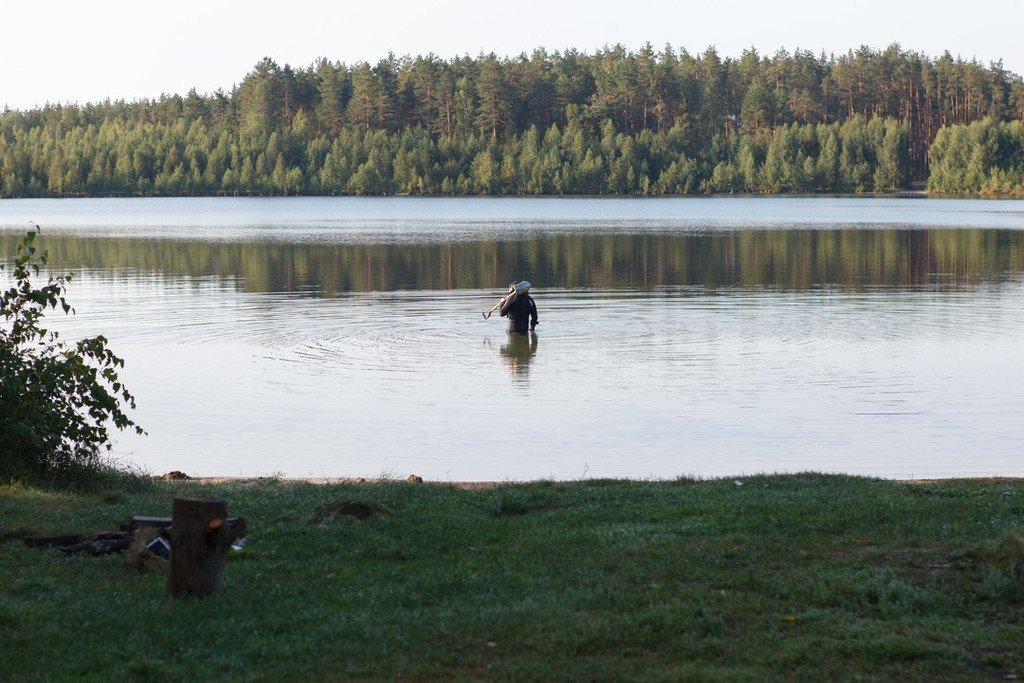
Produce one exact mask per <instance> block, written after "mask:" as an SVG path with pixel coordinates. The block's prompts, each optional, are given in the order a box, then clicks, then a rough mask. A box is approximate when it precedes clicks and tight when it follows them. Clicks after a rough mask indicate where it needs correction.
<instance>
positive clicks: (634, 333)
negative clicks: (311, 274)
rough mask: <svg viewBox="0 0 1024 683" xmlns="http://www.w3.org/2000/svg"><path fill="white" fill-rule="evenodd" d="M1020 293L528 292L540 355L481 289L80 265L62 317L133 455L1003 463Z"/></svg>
mask: <svg viewBox="0 0 1024 683" xmlns="http://www.w3.org/2000/svg"><path fill="white" fill-rule="evenodd" d="M1022 289H1024V288H1022V287H1020V286H1017V287H1009V286H1004V287H998V288H980V289H978V290H974V291H958V292H928V291H922V292H912V291H902V292H884V291H878V292H866V293H843V292H829V291H808V292H798V293H792V292H790V293H786V292H775V291H760V292H751V291H746V290H742V289H732V290H725V291H723V290H718V291H717V292H715V293H705V292H701V291H695V290H691V289H676V290H664V291H658V292H636V291H606V292H588V291H576V290H574V291H566V290H543V289H540V288H538V289H537V294H536V298H537V301H538V305H539V306H543V310H544V314H545V315H544V318H545V319H544V325H545V329H544V333H543V337H544V339H543V346H544V349H543V351H541V352H537V349H538V348H539V345H540V344H539V342H538V343H534V342H532V341H530V340H529V338H527V340H528V345H527V346H526V348H525V349H520V348H516V349H512V348H510V346H509V345H508V344H507V338H506V333H505V331H504V321H503V320H499V319H492V320H489V321H483V320H482V319H481V317H480V311H482V310H486V308H487V307H488V306H489V304H490V303H492V300H493V297H494V292H493V291H479V290H451V291H439V292H371V293H362V294H353V295H348V296H345V297H338V298H329V299H319V298H312V299H311V298H305V297H301V296H295V295H289V294H278V295H266V294H264V295H261V294H249V293H244V292H239V291H237V289H235V288H233V287H231V286H228V285H225V284H224V283H219V282H216V281H212V282H211V281H204V282H196V281H188V280H179V279H173V280H167V281H163V282H160V281H159V280H157V279H152V278H150V279H144V280H141V281H137V282H136V281H131V280H125V279H123V278H121V277H117V278H105V277H101V276H97V275H95V274H93V275H90V276H88V277H85V278H83V279H82V280H81V281H79V282H78V283H76V284H75V285H74V288H73V290H72V301H73V302H74V303H75V305H76V306H77V308H78V310H79V311H80V312H81V313H80V314H79V315H78V316H77V317H76V318H75V319H73V320H72V321H70V324H64V325H62V327H63V328H64V329H65V331H66V332H67V334H69V335H72V336H74V337H79V336H83V335H85V334H90V333H93V332H98V331H103V332H104V333H106V334H107V335H108V336H109V337H110V339H111V344H112V346H113V348H114V349H115V350H116V351H117V352H119V353H120V354H121V355H123V356H124V357H125V359H126V360H127V363H128V365H127V367H126V369H125V371H124V375H123V376H124V378H125V380H126V381H127V383H128V386H129V387H130V388H131V389H132V391H133V392H135V394H136V395H137V397H138V398H139V411H138V420H139V422H140V424H142V425H143V426H144V427H145V428H146V429H147V430H148V431H149V433H150V436H148V437H146V438H141V439H139V438H136V437H134V436H126V435H122V436H121V437H120V441H119V444H118V447H117V451H116V452H117V453H119V454H121V455H122V456H123V455H126V454H127V455H128V457H129V458H130V459H131V460H132V461H134V462H137V463H140V464H143V465H144V466H146V467H148V468H149V469H150V470H152V471H154V472H162V471H165V470H170V469H182V470H185V471H188V472H190V473H195V474H269V473H284V474H290V475H313V476H321V475H327V476H347V475H359V476H375V475H378V474H380V473H381V472H383V471H395V472H398V473H404V472H415V473H417V474H420V475H421V476H424V477H427V478H440V479H445V478H450V479H488V480H492V479H498V480H501V479H522V478H537V477H554V478H574V477H579V476H581V473H582V472H583V471H584V469H586V471H587V474H588V476H630V477H648V476H654V477H673V476H677V475H680V474H699V475H705V476H712V475H729V474H737V473H749V472H756V471H792V470H806V469H814V470H825V471H846V472H854V473H863V474H873V475H879V476H893V477H908V476H918V477H923V476H948V475H954V474H976V475H995V474H1002V475H1024V469H1022V467H1024V466H1022V465H1021V461H1020V459H1019V453H1018V452H1017V449H1018V444H1019V443H1021V441H1022V439H1024V426H1022V425H1021V423H1020V421H1019V415H1020V414H1021V413H1022V411H1024V392H1022V391H1021V389H1020V387H1021V386H1024V370H1022V364H1021V363H1019V362H1018V359H1019V358H1020V357H1021V353H1022V352H1024V303H1022V302H1024V297H1022V294H1024V291H1022ZM538 336H539V335H538ZM481 340H484V343H483V344H481ZM520 352H523V353H520ZM511 416H515V420H514V423H515V424H517V425H520V424H521V423H522V424H525V425H527V428H526V429H527V431H528V432H529V435H530V436H529V437H528V438H527V437H525V436H519V435H520V431H519V427H516V428H515V429H514V430H513V431H511V432H510V431H509V429H510V426H509V425H510V424H511V423H510V422H509V420H510V418H511Z"/></svg>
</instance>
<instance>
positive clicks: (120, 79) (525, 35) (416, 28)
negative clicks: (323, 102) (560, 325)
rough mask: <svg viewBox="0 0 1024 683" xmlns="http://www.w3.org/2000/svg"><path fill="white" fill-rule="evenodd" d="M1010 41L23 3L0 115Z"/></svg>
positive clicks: (932, 21)
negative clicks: (414, 59) (542, 56)
mask: <svg viewBox="0 0 1024 683" xmlns="http://www.w3.org/2000/svg"><path fill="white" fill-rule="evenodd" d="M1022 26H1024V2H1022V0H971V1H968V2H963V1H962V0H958V1H957V2H952V1H949V0H931V1H930V2H911V1H907V0H903V1H902V2H901V1H899V0H856V1H852V2H850V1H847V2H842V3H835V2H826V1H825V0H816V1H810V0H774V1H772V0H732V1H730V2H712V1H710V0H707V1H705V2H692V1H689V0H681V1H677V2H670V1H666V0H637V1H635V2H613V1H610V0H587V1H582V0H569V1H566V2H562V1H558V0H513V1H512V2H507V3H495V2H485V1H483V0H474V1H469V0H454V1H446V0H419V1H416V2H413V1H410V0H389V1H387V2H380V1H378V2H366V1H365V0H364V1H363V2H359V3H354V2H351V3H350V2H326V1H322V2H317V1H313V0H291V2H265V1H264V0H247V1H246V2H236V1H234V0H231V1H227V2H218V1H217V0H206V1H205V2H197V1H196V0H176V1H175V0H171V1H170V2H160V3H157V2H147V1H146V0H131V1H130V2H128V1H125V0H115V1H111V2H104V1H103V0H98V1H97V2H92V3H84V2H55V1H53V0H31V1H29V2H18V3H4V6H3V8H2V12H0V108H2V107H3V106H4V105H6V106H8V107H10V108H13V109H26V108H31V107H34V106H37V105H42V104H44V103H46V102H52V103H56V102H79V103H84V102H95V101H100V100H103V99H105V98H108V97H109V98H110V99H125V100H135V99H140V98H152V97H157V96H159V95H160V94H161V93H169V94H171V93H178V94H181V95H184V94H185V93H186V92H188V90H189V89H190V88H193V87H194V88H196V89H197V90H198V91H199V92H201V93H209V92H213V91H215V90H217V89H218V88H223V89H224V90H225V91H229V90H230V89H231V87H232V86H233V85H234V84H235V83H238V82H240V81H241V80H242V78H243V77H244V76H245V74H246V73H248V72H249V71H250V70H251V69H252V67H253V66H254V65H255V64H256V62H257V61H259V60H260V59H261V58H262V57H264V56H267V57H271V58H272V59H274V60H275V61H277V62H278V64H281V65H282V66H283V65H284V64H286V63H288V64H291V65H292V66H296V67H305V66H308V65H309V64H310V63H312V62H313V61H314V60H316V59H317V58H318V57H326V58H328V59H330V60H332V61H334V60H338V61H342V62H346V63H349V64H351V63H354V62H357V61H362V60H366V61H370V62H371V63H372V62H375V61H376V60H378V59H380V58H382V57H384V56H386V55H387V53H388V52H389V51H391V52H394V53H395V54H396V55H398V56H401V55H405V54H411V55H416V54H427V53H430V52H433V53H434V54H436V55H437V56H439V57H441V58H444V59H449V58H451V57H454V56H457V55H462V54H469V55H472V56H476V55H477V54H479V53H480V52H481V51H483V52H495V53H497V54H498V55H499V56H514V55H518V54H519V53H521V52H530V51H532V50H533V49H534V48H536V47H545V48H547V49H548V50H549V51H555V50H564V49H565V48H570V47H572V48H576V49H578V50H580V51H582V52H593V51H594V50H595V49H598V48H600V47H602V46H604V45H614V44H615V43H621V44H623V45H625V46H626V47H627V48H629V49H631V50H635V49H637V48H639V47H640V46H641V45H643V43H644V42H645V41H650V42H651V44H652V45H653V46H654V47H655V49H657V50H660V49H661V48H662V47H663V46H664V45H665V44H666V43H670V44H672V45H673V46H674V47H676V48H686V49H687V50H689V51H690V52H691V53H699V52H703V51H704V49H705V48H706V47H707V46H709V45H714V46H715V47H716V48H717V50H718V52H719V55H720V56H722V57H726V56H733V57H739V55H740V53H741V52H742V51H743V50H744V49H745V48H749V47H754V48H756V49H757V50H758V51H759V52H760V53H762V54H772V53H774V52H775V51H776V50H778V49H779V48H785V49H787V50H789V51H790V52H792V51H793V50H795V49H797V48H799V49H809V50H811V51H813V52H814V53H815V54H817V53H819V52H821V51H822V50H824V51H825V52H826V53H836V54H838V53H845V52H846V51H847V50H848V49H850V48H856V47H858V46H860V45H868V46H870V47H872V48H876V49H881V48H885V47H886V46H888V45H889V44H891V43H894V42H895V43H899V44H900V45H901V46H902V47H903V48H904V49H907V50H915V51H918V52H923V53H925V54H927V55H929V56H932V57H937V56H939V55H940V54H942V52H943V51H944V50H949V51H950V52H951V53H952V54H953V55H954V56H956V55H960V56H962V57H964V58H965V59H971V58H977V59H978V60H979V61H980V62H982V63H983V64H986V65H987V64H988V63H989V62H991V61H996V60H998V59H1002V60H1003V65H1004V67H1005V68H1006V69H1008V70H1010V71H1013V72H1015V73H1018V74H1021V73H1024V39H1022V37H1021V36H1022V31H1021V28H1022Z"/></svg>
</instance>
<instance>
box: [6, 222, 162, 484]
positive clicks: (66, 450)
mask: <svg viewBox="0 0 1024 683" xmlns="http://www.w3.org/2000/svg"><path fill="white" fill-rule="evenodd" d="M38 233H39V231H38V228H37V229H36V230H34V231H31V232H29V233H27V234H26V235H25V238H24V239H23V240H22V242H21V244H19V245H18V248H17V255H16V257H15V259H14V262H13V267H12V268H11V275H12V276H13V278H14V283H13V285H12V286H11V287H10V288H9V289H6V290H4V291H3V292H0V480H13V479H17V478H22V477H33V476H40V475H43V476H47V475H53V474H60V473H64V474H68V475H71V474H74V475H75V476H78V477H80V476H81V475H82V474H83V473H90V472H92V473H98V472H99V470H100V469H101V466H102V462H101V459H100V456H101V453H102V452H103V451H104V450H109V449H110V447H111V445H110V439H109V425H110V424H113V426H114V427H116V428H117V429H129V428H134V429H135V430H136V431H137V432H139V433H142V428H141V427H139V426H138V425H136V424H135V422H134V421H132V419H131V418H130V417H129V416H128V415H127V414H126V413H125V412H124V411H125V409H127V408H134V407H135V399H134V397H133V396H132V394H131V393H129V391H128V389H126V388H125V386H124V385H123V384H122V383H121V381H120V379H119V378H118V374H117V373H118V370H119V369H120V368H122V367H123V366H124V361H123V360H121V359H120V358H119V357H118V356H116V355H114V353H113V352H112V351H110V349H109V348H107V339H106V338H105V337H103V336H96V337H91V338H87V339H82V340H79V341H77V342H75V343H74V344H68V343H65V342H64V341H62V340H61V339H60V338H59V334H58V333H57V332H55V331H49V330H47V329H45V328H44V327H43V326H42V324H43V317H44V315H45V314H46V312H47V311H49V310H56V309H60V310H61V311H63V312H64V314H65V315H67V314H72V313H74V309H72V308H71V305H70V304H69V303H68V302H67V299H66V298H65V292H66V288H67V284H68V282H70V280H71V276H70V275H62V276H50V277H49V278H48V281H47V284H46V285H43V286H36V285H35V284H34V283H33V281H32V278H33V277H34V276H38V275H39V274H40V271H41V270H42V269H43V268H44V267H45V266H46V261H47V254H46V252H45V251H43V252H39V251H38V249H37V247H36V245H35V241H36V237H37V235H38ZM0 269H3V266H2V265H0Z"/></svg>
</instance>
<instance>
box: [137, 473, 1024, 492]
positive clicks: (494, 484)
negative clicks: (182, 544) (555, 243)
mask: <svg viewBox="0 0 1024 683" xmlns="http://www.w3.org/2000/svg"><path fill="white" fill-rule="evenodd" d="M799 474H806V473H804V472H789V473H784V474H767V475H766V474H755V475H746V474H745V475H735V476H723V477H707V478H695V479H693V481H695V482H708V481H715V480H721V479H736V480H742V479H745V478H748V477H751V476H755V477H761V476H780V477H785V476H796V475H799ZM826 474H833V475H834V476H852V477H863V478H865V479H879V480H885V481H892V482H894V483H900V484H949V483H954V482H964V483H970V484H977V485H987V486H999V485H1002V484H1020V483H1024V477H992V476H980V477H927V478H921V479H886V478H885V477H870V476H867V475H846V474H837V473H826ZM175 475H183V473H181V472H169V473H167V474H163V475H153V476H152V478H153V479H158V480H163V481H186V482H195V483H199V484H212V485H216V484H239V485H243V486H245V485H248V486H252V485H255V484H258V483H261V482H280V483H285V484H318V485H322V486H336V485H340V484H355V485H364V484H394V483H402V482H405V483H410V484H431V485H435V486H437V485H441V486H451V487H453V488H458V489H464V490H488V489H495V488H499V487H502V486H522V485H526V484H538V483H541V482H550V483H555V484H575V483H580V482H583V481H587V480H586V479H566V480H553V479H523V480H508V481H446V480H439V479H423V478H422V477H419V476H417V475H409V477H408V478H406V479H399V478H397V477H395V478H384V479H369V478H366V477H322V476H321V477H278V476H266V477H259V476H255V477H246V476H199V477H191V476H188V475H184V476H175ZM611 480H612V481H622V482H633V481H636V482H643V483H648V484H657V483H667V482H672V481H676V480H675V479H645V480H639V479H637V480H634V479H629V478H621V479H619V478H612V479H611Z"/></svg>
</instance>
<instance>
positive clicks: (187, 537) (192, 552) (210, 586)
mask: <svg viewBox="0 0 1024 683" xmlns="http://www.w3.org/2000/svg"><path fill="white" fill-rule="evenodd" d="M227 518H228V504H227V503H226V502H225V501H223V500H215V499H212V498H191V497H190V498H175V499H174V505H173V507H172V510H171V519H172V522H171V564H170V571H169V572H168V574H167V592H168V593H170V594H171V595H173V596H181V595H209V594H211V593H215V592H217V591H219V590H221V589H222V588H223V587H224V566H225V565H226V564H227V561H228V548H229V547H230V546H231V542H232V541H233V540H234V534H233V533H232V528H231V525H229V524H225V520H227ZM243 525H244V522H243Z"/></svg>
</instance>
